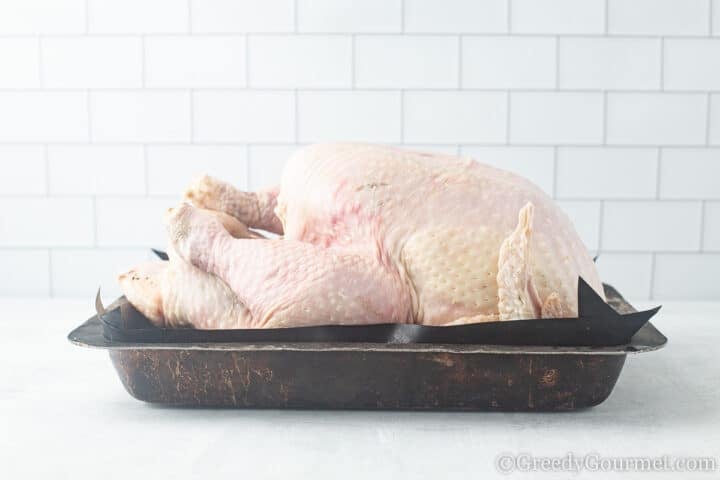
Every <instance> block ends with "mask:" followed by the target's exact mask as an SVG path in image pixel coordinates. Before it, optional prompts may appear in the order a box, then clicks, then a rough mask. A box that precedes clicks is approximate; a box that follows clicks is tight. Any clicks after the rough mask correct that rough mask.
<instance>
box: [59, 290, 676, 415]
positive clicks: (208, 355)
mask: <svg viewBox="0 0 720 480" xmlns="http://www.w3.org/2000/svg"><path fill="white" fill-rule="evenodd" d="M605 292H606V297H607V299H608V304H610V305H611V306H612V307H613V308H614V309H615V310H616V311H617V312H618V313H621V314H628V313H631V312H635V309H634V308H633V307H632V306H631V305H630V304H628V303H627V302H626V301H625V300H624V299H623V298H622V296H620V294H619V293H618V292H617V291H616V290H615V289H613V288H612V287H610V286H607V285H606V286H605ZM123 302H126V301H125V300H124V299H123V298H121V299H119V300H118V301H116V302H115V303H114V304H113V305H111V306H110V307H109V309H110V310H109V311H111V310H112V309H116V308H120V306H121V305H122V303H123ZM68 339H69V340H70V341H71V342H72V343H74V344H76V345H81V346H86V347H97V348H104V349H107V350H109V352H110V358H111V359H112V362H113V364H114V366H115V369H116V370H117V372H118V375H119V377H120V380H121V381H122V383H123V385H124V386H125V389H126V390H127V391H128V392H129V393H130V394H131V395H132V396H133V397H135V398H137V399H139V400H143V401H146V402H151V403H159V404H165V405H178V406H194V407H236V408H248V407H250V408H325V409H412V410H436V409H437V410H499V411H554V410H574V409H578V408H585V407H592V406H595V405H598V404H600V403H601V402H603V401H604V400H605V399H606V398H607V397H608V396H609V395H610V393H611V392H612V389H613V387H614V386H615V382H616V381H617V379H618V376H619V375H620V371H621V370H622V367H623V364H624V363H625V358H626V356H627V355H628V354H636V353H643V352H648V351H651V350H656V349H658V348H661V347H662V346H664V345H665V343H666V342H667V339H666V338H665V337H664V336H663V335H662V334H661V333H660V332H659V331H658V330H657V329H656V328H655V327H654V326H653V325H652V324H651V323H649V322H648V323H645V325H644V326H643V327H642V328H640V330H638V331H637V333H635V335H634V336H633V337H632V339H631V340H630V342H629V343H626V344H623V345H617V346H608V347H554V346H514V345H479V344H478V345H467V344H465V345H459V344H432V343H416V344H393V343H336V342H330V343H328V342H325V343H307V342H304V343H255V344H249V343H219V342H205V343H137V342H119V341H111V340H108V339H107V338H106V337H105V336H104V335H103V329H102V325H101V322H100V320H99V319H98V317H97V315H96V316H93V317H92V318H90V319H89V320H88V321H86V322H85V323H84V324H82V325H81V326H79V327H78V328H76V329H75V330H73V331H72V332H71V333H70V334H69V335H68Z"/></svg>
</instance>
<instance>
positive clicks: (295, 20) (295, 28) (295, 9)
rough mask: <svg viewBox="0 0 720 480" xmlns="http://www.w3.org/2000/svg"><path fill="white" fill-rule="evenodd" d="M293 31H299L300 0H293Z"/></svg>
mask: <svg viewBox="0 0 720 480" xmlns="http://www.w3.org/2000/svg"><path fill="white" fill-rule="evenodd" d="M292 8H293V33H298V0H293V7H292Z"/></svg>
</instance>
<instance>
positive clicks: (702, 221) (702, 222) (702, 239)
mask: <svg viewBox="0 0 720 480" xmlns="http://www.w3.org/2000/svg"><path fill="white" fill-rule="evenodd" d="M706 210H707V200H703V201H702V203H701V204H700V250H699V252H698V253H704V252H705V215H706V214H707V211H706Z"/></svg>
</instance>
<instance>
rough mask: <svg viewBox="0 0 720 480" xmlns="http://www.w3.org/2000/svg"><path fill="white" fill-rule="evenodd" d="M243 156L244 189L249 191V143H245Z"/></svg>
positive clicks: (250, 183) (250, 172)
mask: <svg viewBox="0 0 720 480" xmlns="http://www.w3.org/2000/svg"><path fill="white" fill-rule="evenodd" d="M245 158H246V159H247V161H246V162H245V189H246V190H248V191H250V189H251V187H252V168H251V165H250V162H252V158H250V144H247V145H245Z"/></svg>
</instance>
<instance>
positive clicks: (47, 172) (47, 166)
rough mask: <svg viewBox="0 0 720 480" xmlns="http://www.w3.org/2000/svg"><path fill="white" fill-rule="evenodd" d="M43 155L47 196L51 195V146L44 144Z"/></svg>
mask: <svg viewBox="0 0 720 480" xmlns="http://www.w3.org/2000/svg"><path fill="white" fill-rule="evenodd" d="M43 157H44V159H45V196H46V197H49V196H50V147H49V145H48V144H47V143H46V144H44V145H43Z"/></svg>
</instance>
